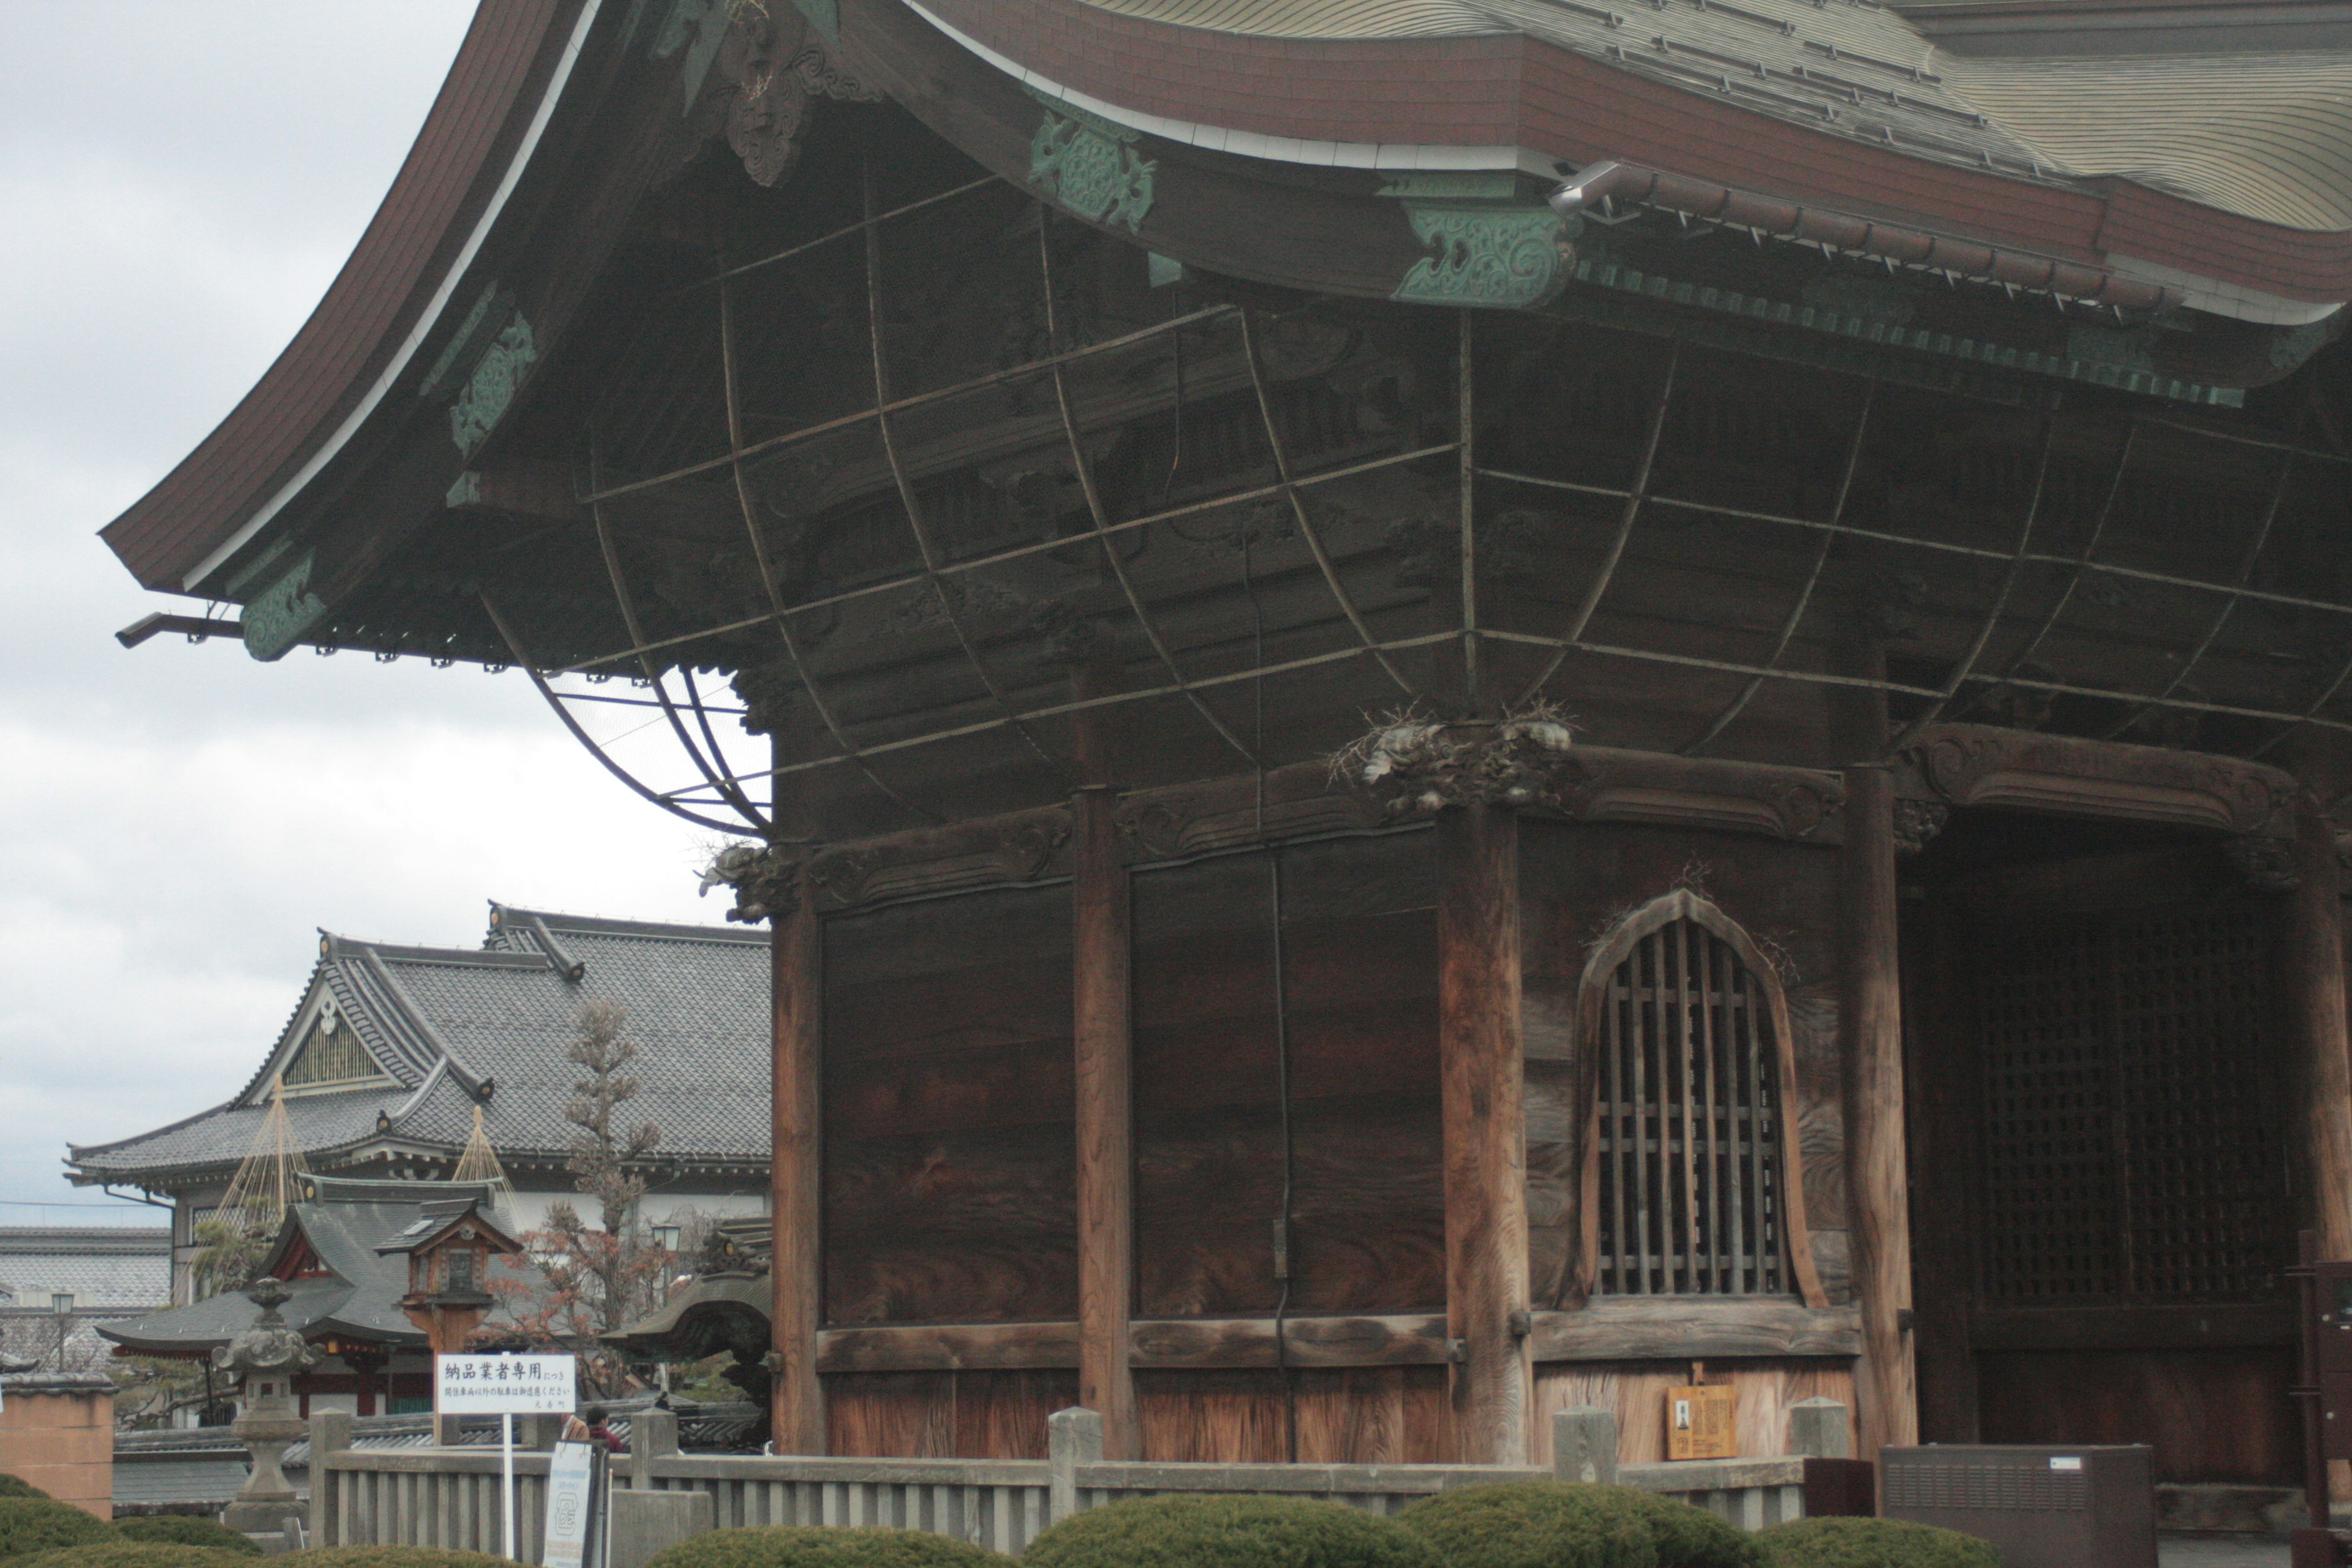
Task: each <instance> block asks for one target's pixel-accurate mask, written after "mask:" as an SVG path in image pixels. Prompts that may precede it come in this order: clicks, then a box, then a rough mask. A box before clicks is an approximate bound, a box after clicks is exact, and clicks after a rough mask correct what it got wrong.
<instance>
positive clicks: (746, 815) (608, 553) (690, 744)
mask: <svg viewBox="0 0 2352 1568" xmlns="http://www.w3.org/2000/svg"><path fill="white" fill-rule="evenodd" d="M597 472H598V465H597V457H596V444H595V441H594V439H593V437H592V438H591V439H590V441H589V445H588V488H589V489H592V490H593V489H595V488H596V476H597ZM588 516H589V520H590V521H592V522H593V523H594V524H595V528H596V548H597V549H598V550H599V551H600V552H603V554H604V574H605V576H606V577H607V578H609V579H610V580H611V582H612V584H613V598H614V603H616V604H617V605H619V606H620V609H621V624H622V625H623V626H625V627H627V628H628V633H629V640H630V641H631V642H634V643H642V642H644V641H645V640H646V631H645V626H643V625H642V624H641V623H640V622H639V621H638V619H637V601H636V595H634V594H632V593H630V592H629V581H628V577H627V575H626V574H625V573H624V572H623V571H622V570H621V554H620V550H619V548H618V547H617V546H616V545H614V542H613V531H612V530H611V529H609V528H607V527H605V526H604V503H603V502H602V501H597V502H594V503H592V504H591V505H590V507H589V509H588ZM637 668H638V670H639V671H640V672H641V673H642V674H643V675H644V676H645V679H646V685H648V686H650V687H652V688H653V691H654V700H655V701H656V702H657V703H658V704H659V705H660V707H661V710H662V717H663V718H665V719H667V720H668V721H669V727H670V732H671V733H672V734H674V735H676V736H677V743H678V744H679V745H680V746H681V747H683V748H684V749H685V751H686V754H687V757H688V759H689V760H690V761H691V762H692V763H694V771H695V772H697V773H700V774H701V775H702V776H703V777H704V778H705V779H707V780H709V782H710V784H711V786H712V787H713V788H715V789H717V790H718V791H719V795H720V796H721V797H722V798H724V799H725V801H726V802H727V804H728V805H731V806H733V807H734V808H735V809H736V810H737V811H738V812H740V814H741V815H742V817H743V820H744V821H745V822H746V823H747V824H749V825H750V826H751V831H752V832H754V833H764V832H766V831H767V828H768V823H767V819H766V818H764V817H762V816H761V815H760V814H759V812H758V811H757V810H756V809H755V808H754V807H753V806H752V805H751V799H750V797H749V796H747V795H744V794H743V792H742V791H741V790H740V789H738V788H737V787H735V785H733V784H726V783H722V782H720V779H719V772H720V771H723V770H724V769H725V768H726V766H727V758H726V754H725V753H724V752H721V751H719V742H718V739H717V737H715V736H713V735H711V733H710V725H709V721H708V720H707V719H706V720H705V721H703V725H702V732H703V735H704V737H705V738H706V739H708V740H709V742H710V755H711V756H712V757H715V758H717V759H718V761H719V768H718V769H713V768H712V767H711V765H710V763H709V760H708V759H706V758H705V757H704V756H703V754H702V748H701V747H699V746H698V745H696V744H695V742H694V738H693V737H692V736H690V735H688V733H687V732H686V721H684V720H682V719H680V718H679V717H678V713H677V706H676V705H675V704H673V703H672V702H671V701H670V700H669V690H668V689H667V687H666V686H664V685H663V684H662V678H661V671H660V670H658V669H657V668H655V666H654V661H653V659H652V658H651V657H650V656H646V657H644V658H639V659H638V660H637ZM697 706H698V707H699V704H697Z"/></svg>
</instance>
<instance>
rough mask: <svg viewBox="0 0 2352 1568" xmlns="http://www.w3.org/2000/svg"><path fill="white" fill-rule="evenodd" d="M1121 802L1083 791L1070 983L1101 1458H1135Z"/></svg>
mask: <svg viewBox="0 0 2352 1568" xmlns="http://www.w3.org/2000/svg"><path fill="white" fill-rule="evenodd" d="M1117 805H1118V802H1117V800H1116V798H1115V797H1114V796H1113V795H1112V794H1111V793H1110V791H1109V790H1108V789H1106V788H1089V789H1081V790H1080V791H1079V792H1078V793H1077V795H1076V796H1075V797H1073V800H1072V803H1071V816H1072V819H1073V828H1074V834H1075V837H1076V868H1077V874H1076V882H1075V884H1074V887H1073V894H1074V897H1075V900H1076V916H1075V922H1074V937H1073V948H1074V952H1075V963H1076V974H1075V979H1074V986H1073V991H1072V1001H1073V1005H1074V1008H1075V1011H1076V1036H1077V1047H1076V1049H1077V1145H1078V1152H1077V1208H1078V1238H1077V1239H1078V1403H1079V1404H1080V1405H1085V1406H1086V1407H1087V1409H1089V1410H1092V1411H1094V1412H1096V1413H1097V1415H1100V1416H1101V1417H1102V1421H1103V1455H1104V1457H1105V1458H1110V1459H1134V1458H1141V1457H1142V1449H1141V1442H1142V1437H1141V1430H1140V1428H1139V1426H1138V1424H1137V1420H1136V1411H1135V1379H1134V1377H1133V1375H1132V1374H1131V1373H1130V1372H1129V1352H1128V1345H1129V1315H1130V1314H1131V1312H1132V1311H1133V1302H1134V1290H1135V1125H1134V1114H1135V1112H1134V1094H1133V1087H1132V1080H1133V1076H1134V1073H1133V1063H1132V1061H1131V1059H1130V1054H1129V1039H1128V994H1129V945H1128V932H1129V888H1128V875H1127V868H1125V867H1124V866H1122V865H1120V864H1119V854H1118V816H1117Z"/></svg>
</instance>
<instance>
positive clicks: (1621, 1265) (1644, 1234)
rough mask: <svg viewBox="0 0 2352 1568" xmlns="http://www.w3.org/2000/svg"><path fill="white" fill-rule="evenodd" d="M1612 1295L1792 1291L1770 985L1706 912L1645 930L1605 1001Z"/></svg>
mask: <svg viewBox="0 0 2352 1568" xmlns="http://www.w3.org/2000/svg"><path fill="white" fill-rule="evenodd" d="M1600 1050H1601V1063H1600V1083H1599V1086H1598V1093H1599V1097H1600V1115H1599V1118H1598V1121H1599V1128H1600V1139H1601V1145H1600V1157H1601V1160H1600V1163H1601V1180H1600V1187H1599V1192H1598V1198H1599V1206H1600V1226H1599V1230H1600V1237H1599V1242H1600V1258H1599V1263H1600V1269H1599V1274H1598V1277H1597V1279H1596V1280H1595V1288H1596V1289H1598V1290H1599V1291H1600V1293H1601V1294H1603V1295H1631V1296H1643V1295H1722V1296H1751V1295H1781V1294H1787V1293H1789V1291H1790V1285H1789V1280H1788V1278H1787V1271H1786V1268H1785V1257H1786V1252H1787V1244H1786V1238H1785V1230H1786V1226H1785V1224H1784V1216H1783V1214H1782V1204H1783V1196H1782V1191H1783V1184H1782V1181H1781V1160H1782V1149H1781V1136H1780V1114H1781V1111H1780V1095H1779V1085H1780V1067H1779V1058H1778V1055H1777V1052H1778V1042H1777V1041H1776V1040H1775V1039H1774V1038H1773V1027H1772V1013H1771V1009H1770V1007H1769V1005H1768V1004H1767V1000H1766V995H1765V983H1764V982H1763V981H1762V980H1760V979H1759V977H1758V976H1756V975H1754V974H1752V973H1749V971H1748V966H1747V965H1746V964H1745V963H1743V962H1741V960H1740V957H1739V954H1738V952H1736V951H1734V950H1733V948H1732V946H1731V944H1730V943H1729V942H1726V941H1724V940H1723V939H1722V938H1721V937H1719V936H1717V935H1716V934H1715V933H1714V932H1713V931H1708V930H1706V928H1705V927H1704V926H1702V925H1700V924H1699V923H1698V922H1697V921H1693V920H1689V919H1683V920H1676V921H1671V922H1669V923H1667V924H1665V925H1664V926H1661V927H1660V928H1659V929H1658V930H1656V931H1651V932H1650V933H1648V934H1647V935H1645V936H1643V937H1642V938H1641V939H1640V940H1639V941H1638V942H1636V943H1635V945H1634V947H1633V951H1632V952H1629V953H1628V954H1627V955H1626V956H1625V958H1624V960H1623V962H1622V963H1619V964H1618V965H1617V968H1616V970H1615V972H1614V973H1612V975H1611V977H1610V980H1609V983H1608V991H1607V994H1606V996H1605V998H1604V1001H1603V1005H1602V1007H1601V1039H1600Z"/></svg>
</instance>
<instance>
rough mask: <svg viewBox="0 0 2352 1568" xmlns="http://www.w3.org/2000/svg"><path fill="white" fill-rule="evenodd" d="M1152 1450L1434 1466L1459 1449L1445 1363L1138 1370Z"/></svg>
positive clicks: (1212, 1457)
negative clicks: (1449, 1408) (1447, 1393)
mask: <svg viewBox="0 0 2352 1568" xmlns="http://www.w3.org/2000/svg"><path fill="white" fill-rule="evenodd" d="M1135 1375H1136V1388H1137V1397H1138V1403H1139V1408H1140V1409H1141V1411H1142V1413H1143V1431H1144V1457H1145V1458H1148V1459H1151V1460H1156V1461H1161V1462H1184V1461H1192V1462H1197V1463H1218V1464H1280V1463H1284V1462H1286V1461H1287V1460H1289V1459H1290V1458H1293V1457H1294V1456H1293V1453H1292V1447H1291V1445H1292V1437H1293V1435H1294V1431H1295V1435H1296V1439H1297V1452H1296V1456H1295V1457H1296V1458H1297V1461H1298V1462H1299V1463H1301V1464H1310V1465H1318V1464H1319V1465H1430V1464H1443V1463H1445V1462H1447V1461H1448V1460H1449V1459H1450V1458H1451V1457H1452V1455H1453V1453H1454V1436H1453V1434H1452V1432H1451V1430H1450V1427H1449V1419H1448V1415H1447V1410H1446V1400H1445V1369H1444V1367H1442V1366H1412V1367H1350V1368H1344V1369H1340V1368H1321V1369H1318V1368H1306V1369H1297V1370H1294V1371H1292V1372H1291V1373H1289V1374H1288V1376H1289V1383H1288V1389H1289V1392H1288V1395H1287V1398H1286V1395H1285V1383H1284V1375H1283V1374H1282V1373H1278V1372H1276V1371H1273V1370H1270V1369H1269V1370H1264V1371H1251V1372H1138V1373H1136V1374H1135Z"/></svg>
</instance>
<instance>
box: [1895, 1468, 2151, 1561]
mask: <svg viewBox="0 0 2352 1568" xmlns="http://www.w3.org/2000/svg"><path fill="white" fill-rule="evenodd" d="M1880 1463H1881V1466H1882V1472H1881V1473H1882V1476H1883V1478H1884V1481H1883V1484H1884V1491H1883V1494H1882V1496H1883V1498H1884V1500H1885V1507H1884V1512H1885V1516H1886V1517H1887V1518H1889V1519H1907V1520H1910V1521H1913V1522H1914V1523H1917V1524H1934V1525H1940V1526H1942V1527H1943V1528H1944V1529H1946V1530H1957V1531H1960V1532H1961V1533H1962V1534H1964V1535H1973V1536H1976V1537H1978V1538H1979V1540H1983V1541H1990V1542H1992V1543H1993V1544H1994V1545H1995V1546H1998V1547H1999V1548H2000V1560H2001V1563H2002V1568H2157V1565H2156V1450H2155V1449H2153V1448H2150V1447H2147V1446H2146V1445H2144V1444H2134V1445H2132V1446H2130V1447H2074V1448H2063V1447H2052V1448H2042V1447H2006V1446H2004V1447H1977V1446H1973V1445H1971V1446H1961V1445H1957V1444H1956V1445H1950V1446H1946V1445H1940V1444H1939V1445H1931V1446H1929V1447H1920V1448H1886V1449H1883V1450H1881V1453H1880Z"/></svg>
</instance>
